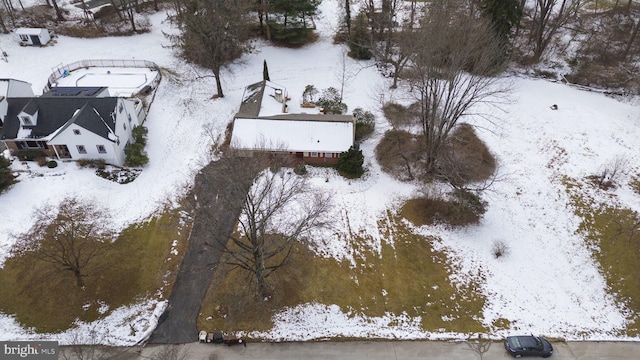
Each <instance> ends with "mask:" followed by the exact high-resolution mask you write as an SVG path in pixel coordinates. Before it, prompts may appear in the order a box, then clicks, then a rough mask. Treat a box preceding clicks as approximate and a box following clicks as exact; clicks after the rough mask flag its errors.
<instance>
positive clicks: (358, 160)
mask: <svg viewBox="0 0 640 360" xmlns="http://www.w3.org/2000/svg"><path fill="white" fill-rule="evenodd" d="M362 164H364V155H362V150H359V149H356V148H354V147H353V146H352V147H350V148H349V150H348V151H345V152H343V153H341V154H340V158H339V159H338V164H337V165H336V169H337V170H338V171H339V172H340V174H342V176H345V177H348V178H359V177H360V176H362V174H364V169H363V168H362Z"/></svg>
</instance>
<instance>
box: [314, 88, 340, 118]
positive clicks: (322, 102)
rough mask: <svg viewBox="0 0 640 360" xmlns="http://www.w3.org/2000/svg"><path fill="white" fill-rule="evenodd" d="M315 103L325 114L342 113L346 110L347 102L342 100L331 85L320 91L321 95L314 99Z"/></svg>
mask: <svg viewBox="0 0 640 360" xmlns="http://www.w3.org/2000/svg"><path fill="white" fill-rule="evenodd" d="M316 105H318V106H320V107H321V108H322V110H323V112H324V113H325V114H344V113H345V112H347V104H345V103H343V102H342V99H341V98H340V93H339V92H338V90H337V89H336V88H333V87H330V88H328V89H324V90H323V91H322V96H321V97H320V99H318V101H316Z"/></svg>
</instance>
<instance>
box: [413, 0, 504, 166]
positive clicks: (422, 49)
mask: <svg viewBox="0 0 640 360" xmlns="http://www.w3.org/2000/svg"><path fill="white" fill-rule="evenodd" d="M455 10H456V9H454V8H450V7H448V6H447V5H445V4H443V3H442V2H434V3H432V5H431V6H429V13H428V15H427V16H425V19H424V20H423V23H422V27H421V28H420V29H419V30H417V31H416V32H415V36H414V41H416V42H417V43H418V44H420V46H419V47H416V50H415V52H414V53H413V56H412V58H411V69H410V72H411V73H410V77H409V81H410V82H411V84H412V87H413V93H414V94H415V96H416V98H417V100H418V104H419V107H420V116H419V121H420V124H421V127H422V133H423V136H424V137H423V140H424V148H425V150H424V151H425V160H424V161H425V170H426V172H427V173H435V172H436V170H437V166H436V165H437V161H438V156H439V155H440V152H441V151H442V149H443V147H444V145H445V141H446V140H447V138H448V137H449V134H450V132H451V131H452V130H453V129H454V127H455V126H456V124H457V123H458V121H459V120H460V118H461V117H463V116H464V115H469V114H470V113H471V112H472V111H473V110H474V108H475V107H476V105H478V104H480V103H485V104H493V105H497V102H498V101H500V100H501V99H502V98H503V97H504V96H505V95H506V94H507V93H508V92H509V91H510V88H509V86H507V85H505V83H499V82H498V79H497V78H495V77H491V76H490V75H491V74H493V73H496V72H499V71H500V70H501V66H502V64H500V63H499V62H497V59H499V58H500V53H501V47H500V41H499V39H498V38H497V37H496V35H495V33H494V31H493V30H492V28H491V25H490V24H489V23H488V22H487V21H486V19H482V18H470V17H468V16H466V15H464V14H461V13H460V12H457V11H455Z"/></svg>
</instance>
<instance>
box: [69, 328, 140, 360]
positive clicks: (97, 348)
mask: <svg viewBox="0 0 640 360" xmlns="http://www.w3.org/2000/svg"><path fill="white" fill-rule="evenodd" d="M104 340H105V339H104V338H103V337H102V336H100V335H98V332H97V331H95V329H91V330H89V332H83V331H82V330H76V331H74V333H73V335H72V338H71V342H70V345H66V346H63V347H61V348H60V353H59V354H58V356H59V358H60V359H61V360H128V359H131V360H133V359H136V358H137V355H138V354H137V353H136V351H135V348H132V347H113V346H105V345H103V344H104Z"/></svg>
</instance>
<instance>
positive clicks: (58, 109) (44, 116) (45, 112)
mask: <svg viewBox="0 0 640 360" xmlns="http://www.w3.org/2000/svg"><path fill="white" fill-rule="evenodd" d="M117 101H118V98H115V97H104V98H87V97H81V96H80V97H71V96H62V97H57V96H54V97H34V98H8V99H7V103H8V105H9V108H8V110H7V117H6V119H5V122H4V126H3V127H2V129H1V130H0V139H15V138H16V135H17V134H18V130H19V129H20V121H19V120H18V114H20V112H21V111H22V110H23V109H24V108H25V106H27V105H29V106H31V105H30V104H29V103H30V102H33V104H34V105H35V106H37V108H38V122H37V125H36V126H29V127H27V128H30V129H31V137H32V138H42V137H45V136H48V135H51V134H52V133H53V132H55V131H56V130H58V129H59V128H61V127H63V126H69V124H71V123H75V124H77V125H78V126H81V127H83V128H85V129H87V130H89V131H91V132H93V133H95V134H97V135H99V136H102V137H103V138H105V139H108V140H110V139H109V133H111V132H113V131H114V130H115V122H114V120H113V119H112V117H111V113H112V112H113V111H115V108H116V104H117ZM94 109H95V110H94ZM96 111H97V113H96Z"/></svg>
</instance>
